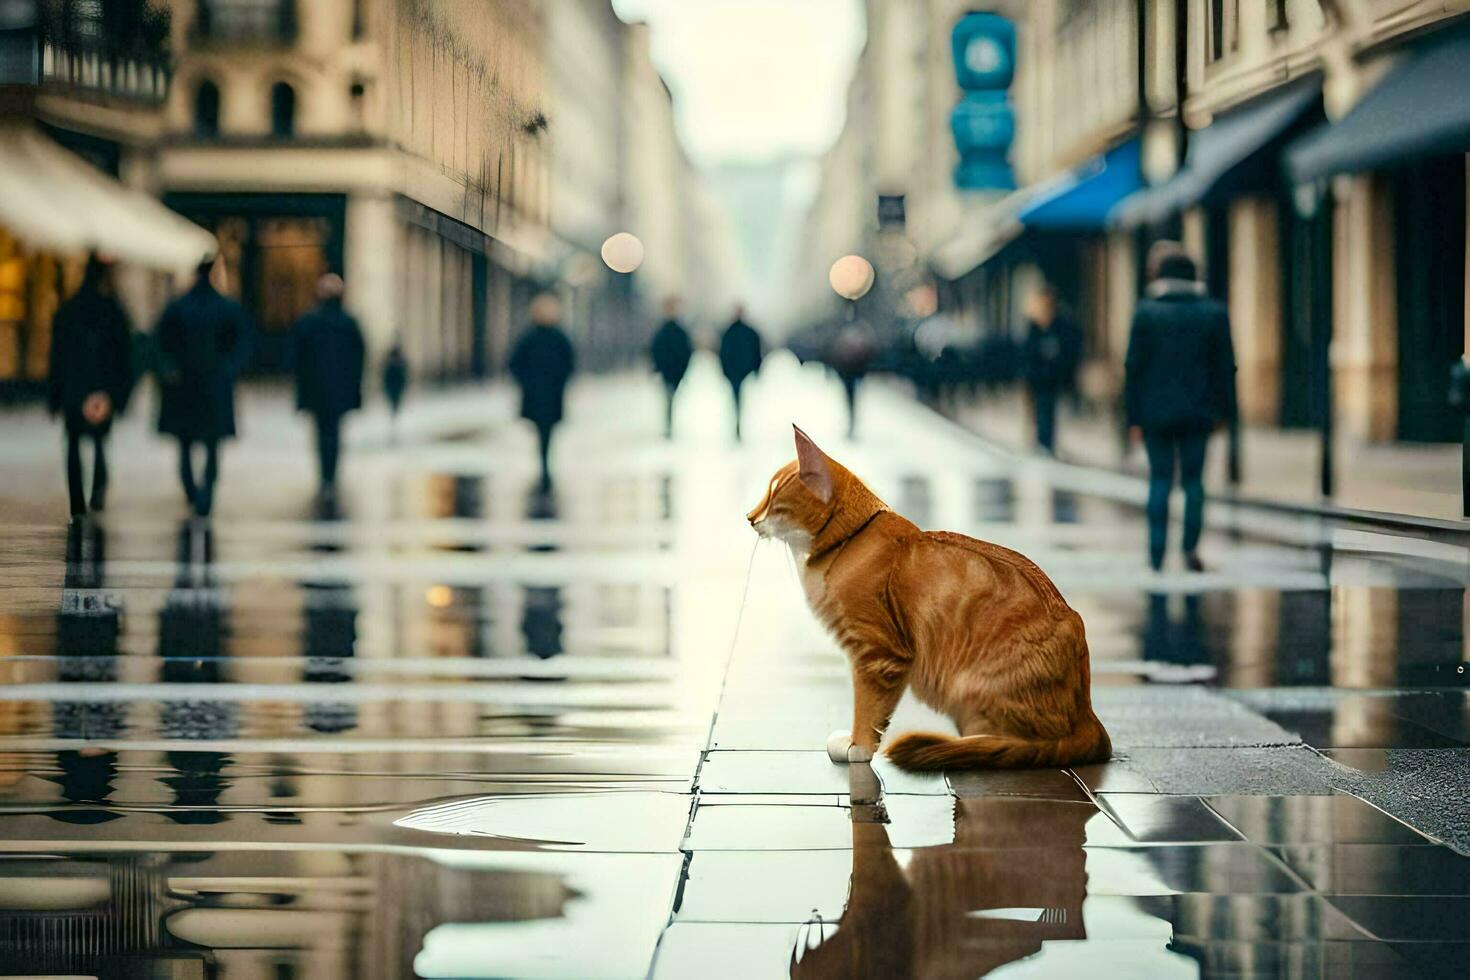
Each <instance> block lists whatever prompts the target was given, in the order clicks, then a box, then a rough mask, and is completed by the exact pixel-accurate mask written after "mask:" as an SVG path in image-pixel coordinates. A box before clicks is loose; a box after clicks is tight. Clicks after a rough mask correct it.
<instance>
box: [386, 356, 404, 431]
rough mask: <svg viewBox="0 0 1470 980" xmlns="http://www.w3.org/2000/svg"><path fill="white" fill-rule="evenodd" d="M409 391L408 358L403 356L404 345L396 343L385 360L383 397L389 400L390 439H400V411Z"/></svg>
mask: <svg viewBox="0 0 1470 980" xmlns="http://www.w3.org/2000/svg"><path fill="white" fill-rule="evenodd" d="M407 389H408V358H406V357H404V356H403V345H402V344H399V343H395V344H394V345H393V346H392V347H390V348H389V349H388V356H387V357H385V358H384V359H383V395H384V397H386V398H387V399H388V439H389V441H390V442H396V441H397V439H398V410H399V408H401V407H402V405H403V393H404V391H406V390H407Z"/></svg>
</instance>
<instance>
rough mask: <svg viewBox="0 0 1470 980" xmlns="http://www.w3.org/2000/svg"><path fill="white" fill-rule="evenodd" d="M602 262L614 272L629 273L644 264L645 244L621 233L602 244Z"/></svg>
mask: <svg viewBox="0 0 1470 980" xmlns="http://www.w3.org/2000/svg"><path fill="white" fill-rule="evenodd" d="M602 261H604V262H606V263H607V267H608V268H609V269H611V270H612V271H614V272H621V273H625V274H626V273H629V272H632V271H633V270H634V269H637V268H638V267H639V266H640V265H642V264H643V243H642V242H641V241H639V240H638V236H637V235H631V234H629V233H628V232H626V231H620V232H618V233H617V234H616V235H613V236H612V237H611V238H609V239H608V240H607V241H605V242H603V243H602Z"/></svg>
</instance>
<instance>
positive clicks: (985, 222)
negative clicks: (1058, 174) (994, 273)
mask: <svg viewBox="0 0 1470 980" xmlns="http://www.w3.org/2000/svg"><path fill="white" fill-rule="evenodd" d="M1029 198H1030V191H1029V189H1023V190H1018V191H1012V192H1011V193H1010V194H1007V195H1006V196H1005V197H1003V198H1000V199H999V200H997V201H993V202H991V203H990V204H989V205H987V206H986V207H985V208H984V209H983V210H982V211H980V212H979V213H978V214H976V215H975V216H974V217H972V218H970V219H969V220H967V221H966V222H965V224H964V225H963V226H962V228H961V229H960V231H959V233H958V234H956V235H955V236H954V237H953V238H951V239H949V240H948V241H946V242H943V243H941V244H940V245H939V246H937V247H936V248H935V249H934V251H933V252H932V253H931V255H930V259H929V264H930V265H931V266H932V267H933V268H934V271H935V272H936V273H938V274H939V275H940V276H943V277H944V278H945V279H951V280H953V279H959V278H961V277H963V276H965V275H968V274H969V273H970V271H971V270H973V269H975V268H976V267H977V266H980V265H983V264H984V263H986V262H988V261H989V260H990V259H991V258H993V257H994V256H995V255H996V253H998V252H999V251H1000V250H1001V249H1003V248H1005V247H1006V246H1007V245H1009V244H1010V243H1011V242H1012V241H1013V240H1014V239H1015V238H1016V236H1017V235H1019V234H1021V231H1022V227H1021V223H1020V222H1019V221H1018V220H1016V213H1017V212H1018V211H1020V210H1021V207H1022V206H1023V205H1024V204H1025V203H1026V201H1027V200H1028V199H1029Z"/></svg>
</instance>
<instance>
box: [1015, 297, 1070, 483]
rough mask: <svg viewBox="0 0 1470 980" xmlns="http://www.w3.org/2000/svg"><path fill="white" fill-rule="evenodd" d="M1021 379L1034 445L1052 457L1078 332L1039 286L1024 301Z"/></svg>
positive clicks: (1068, 386) (1054, 300)
mask: <svg viewBox="0 0 1470 980" xmlns="http://www.w3.org/2000/svg"><path fill="white" fill-rule="evenodd" d="M1026 306H1027V309H1026V339H1025V341H1024V343H1023V346H1022V352H1021V359H1022V376H1023V377H1024V378H1025V381H1026V388H1027V391H1028V392H1029V393H1030V395H1031V409H1032V415H1033V416H1034V418H1035V421H1036V445H1037V446H1038V447H1039V448H1040V449H1041V451H1042V452H1044V453H1046V454H1047V455H1055V454H1056V439H1057V399H1058V397H1059V396H1060V395H1061V394H1062V393H1064V392H1066V391H1067V390H1069V389H1070V388H1072V387H1073V386H1074V385H1075V379H1076V373H1077V371H1076V364H1077V361H1078V360H1079V358H1078V353H1079V351H1078V348H1079V347H1080V346H1081V345H1080V343H1079V336H1080V331H1078V330H1077V328H1076V326H1075V324H1074V323H1073V322H1072V318H1071V317H1070V316H1069V315H1067V314H1066V313H1064V312H1063V311H1062V310H1061V309H1059V307H1058V304H1057V294H1056V290H1055V289H1053V288H1052V287H1051V286H1049V285H1043V286H1041V287H1040V288H1039V289H1037V290H1036V292H1034V293H1033V294H1032V295H1031V297H1030V299H1029V300H1028V302H1027V304H1026Z"/></svg>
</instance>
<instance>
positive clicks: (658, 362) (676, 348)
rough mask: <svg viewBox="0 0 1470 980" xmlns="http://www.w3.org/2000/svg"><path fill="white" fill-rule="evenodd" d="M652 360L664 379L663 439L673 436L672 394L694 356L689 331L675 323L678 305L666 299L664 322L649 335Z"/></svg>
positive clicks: (649, 351) (670, 299)
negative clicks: (665, 397)
mask: <svg viewBox="0 0 1470 980" xmlns="http://www.w3.org/2000/svg"><path fill="white" fill-rule="evenodd" d="M648 353H649V355H650V356H651V357H652V358H653V369H654V370H655V371H657V372H658V374H659V377H661V378H663V379H664V392H665V394H666V395H667V396H668V397H667V399H666V400H665V402H664V436H665V438H673V435H674V394H675V392H677V391H678V390H679V384H680V382H682V381H683V380H684V372H686V371H688V370H689V359H690V358H691V357H693V356H694V344H693V343H691V342H690V340H689V331H688V330H685V329H684V325H683V324H682V323H680V322H679V301H678V300H677V299H674V298H673V297H670V298H669V299H666V300H664V322H663V324H662V325H661V326H660V327H659V328H658V331H657V332H656V333H654V335H653V343H652V344H650V345H649V348H648Z"/></svg>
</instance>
